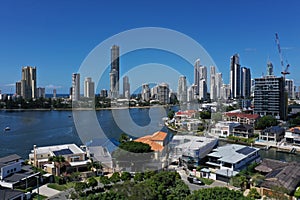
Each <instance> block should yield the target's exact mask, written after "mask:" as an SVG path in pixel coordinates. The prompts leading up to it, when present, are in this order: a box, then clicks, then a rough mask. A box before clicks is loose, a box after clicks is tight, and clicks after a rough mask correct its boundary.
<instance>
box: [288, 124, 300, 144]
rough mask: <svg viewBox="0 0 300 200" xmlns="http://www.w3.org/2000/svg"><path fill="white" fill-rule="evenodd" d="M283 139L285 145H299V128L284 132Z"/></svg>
mask: <svg viewBox="0 0 300 200" xmlns="http://www.w3.org/2000/svg"><path fill="white" fill-rule="evenodd" d="M284 138H285V141H286V142H287V143H291V144H296V145H300V126H297V127H293V128H290V129H289V130H287V131H285V135H284Z"/></svg>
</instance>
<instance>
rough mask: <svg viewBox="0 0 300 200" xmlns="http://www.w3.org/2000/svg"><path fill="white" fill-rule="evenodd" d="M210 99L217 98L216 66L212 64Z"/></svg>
mask: <svg viewBox="0 0 300 200" xmlns="http://www.w3.org/2000/svg"><path fill="white" fill-rule="evenodd" d="M210 99H212V100H216V99H217V83H216V67H215V66H210Z"/></svg>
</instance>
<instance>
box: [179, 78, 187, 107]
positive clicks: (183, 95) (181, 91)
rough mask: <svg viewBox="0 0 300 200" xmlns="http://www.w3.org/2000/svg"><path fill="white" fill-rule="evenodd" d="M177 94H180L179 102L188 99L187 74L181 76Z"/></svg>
mask: <svg viewBox="0 0 300 200" xmlns="http://www.w3.org/2000/svg"><path fill="white" fill-rule="evenodd" d="M177 95H178V101H179V102H186V101H187V83H186V77H185V76H180V77H179V80H178V90H177Z"/></svg>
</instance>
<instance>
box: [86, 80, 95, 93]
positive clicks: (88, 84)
mask: <svg viewBox="0 0 300 200" xmlns="http://www.w3.org/2000/svg"><path fill="white" fill-rule="evenodd" d="M84 97H87V98H94V97H95V83H94V82H93V81H92V78H90V77H86V78H85V80H84Z"/></svg>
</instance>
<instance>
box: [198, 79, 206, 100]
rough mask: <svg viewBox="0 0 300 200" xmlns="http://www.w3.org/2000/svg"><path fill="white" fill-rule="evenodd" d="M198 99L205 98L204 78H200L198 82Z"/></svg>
mask: <svg viewBox="0 0 300 200" xmlns="http://www.w3.org/2000/svg"><path fill="white" fill-rule="evenodd" d="M199 99H202V100H207V84H206V81H205V79H201V80H200V82H199Z"/></svg>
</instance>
